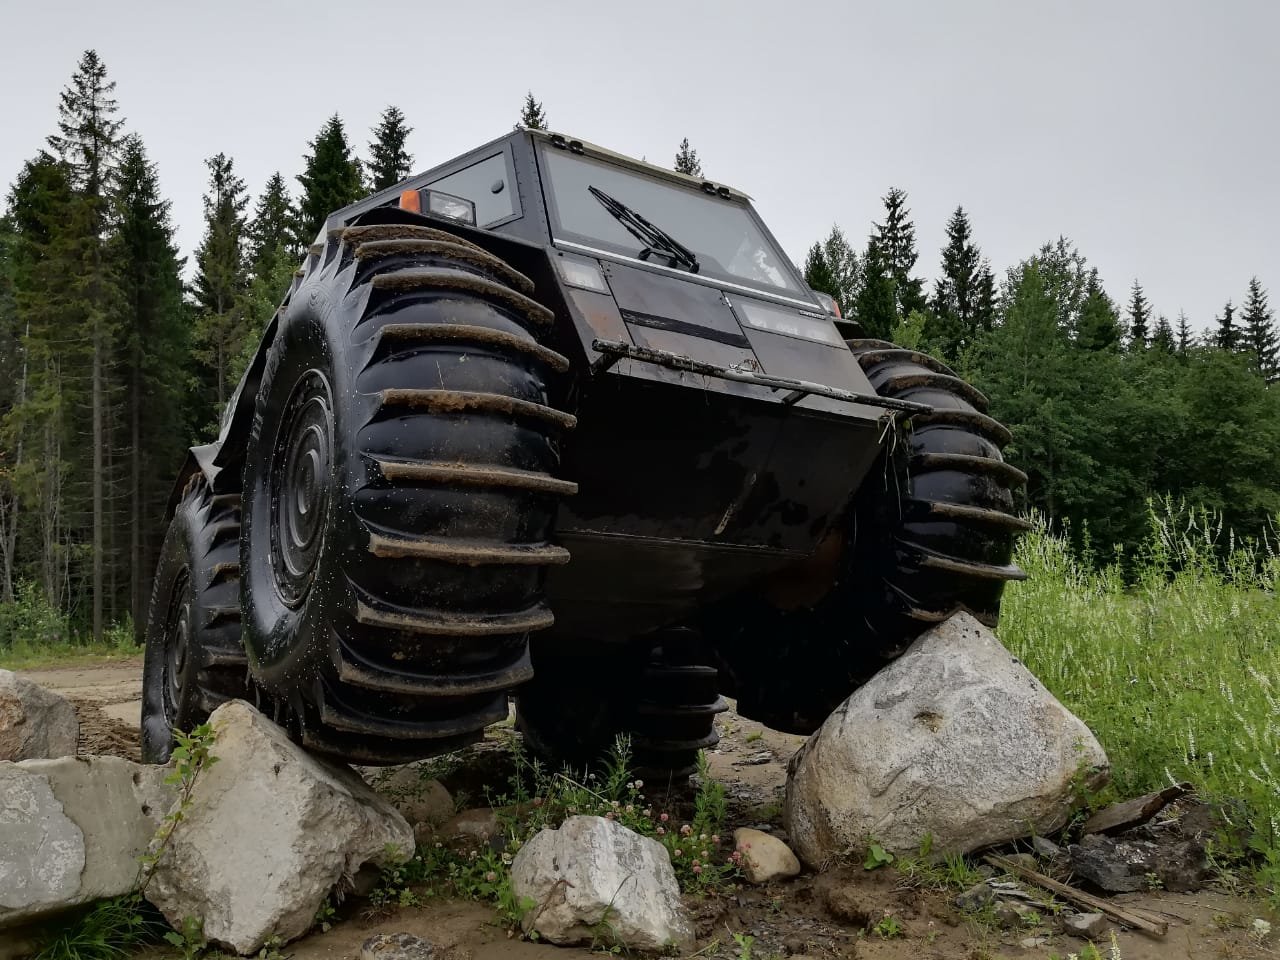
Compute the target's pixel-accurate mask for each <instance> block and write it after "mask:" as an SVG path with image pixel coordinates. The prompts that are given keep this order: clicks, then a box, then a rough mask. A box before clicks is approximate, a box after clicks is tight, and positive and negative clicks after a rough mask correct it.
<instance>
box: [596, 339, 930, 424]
mask: <svg viewBox="0 0 1280 960" xmlns="http://www.w3.org/2000/svg"><path fill="white" fill-rule="evenodd" d="M591 349H593V350H594V351H595V352H596V353H598V354H600V357H599V358H598V359H597V360H595V361H594V362H593V363H592V364H591V372H592V373H597V374H598V373H603V372H604V371H606V370H608V369H609V368H610V367H612V366H613V365H614V364H615V363H617V362H618V361H619V360H638V361H640V362H641V363H652V364H655V365H656V366H659V367H666V368H668V369H669V370H683V371H685V372H687V373H697V374H701V375H702V376H706V377H716V378H717V379H720V380H733V381H735V382H737V383H749V384H752V385H754V386H757V387H767V388H769V389H770V390H774V391H777V390H787V391H789V392H788V393H787V395H786V396H785V397H784V398H783V400H782V402H783V403H785V404H787V405H788V406H790V405H791V404H794V403H796V402H797V401H798V400H800V399H802V398H803V397H805V396H809V395H812V396H815V397H827V398H829V399H831V400H842V401H844V402H845V403H860V404H862V405H864V406H868V407H882V408H884V409H886V410H898V411H901V412H903V413H910V414H917V413H932V412H933V407H931V406H930V405H929V404H927V403H915V402H914V401H911V400H898V399H895V398H893V397H880V396H876V395H875V394H866V393H853V392H852V391H850V390H841V389H840V388H839V387H828V386H827V385H826V384H822V383H813V382H812V381H809V380H795V379H793V378H791V377H774V376H770V375H769V374H767V373H754V372H752V371H749V370H737V369H734V368H733V367H722V366H719V365H717V364H714V363H707V362H705V361H703V360H694V359H693V358H692V357H686V356H682V355H681V354H678V353H672V352H670V351H669V350H655V349H653V348H652V347H637V346H635V345H633V344H630V343H622V342H621V341H619V340H601V339H599V338H596V339H594V340H592V341H591Z"/></svg>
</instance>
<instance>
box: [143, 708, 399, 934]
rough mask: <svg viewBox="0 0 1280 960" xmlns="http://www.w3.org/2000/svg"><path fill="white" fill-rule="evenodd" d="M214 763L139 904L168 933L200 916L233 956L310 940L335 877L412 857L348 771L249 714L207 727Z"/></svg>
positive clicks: (390, 816) (217, 719)
mask: <svg viewBox="0 0 1280 960" xmlns="http://www.w3.org/2000/svg"><path fill="white" fill-rule="evenodd" d="M211 723H212V724H213V728H214V731H215V733H216V739H215V741H214V744H213V748H212V752H213V754H214V755H215V756H216V757H218V762H217V763H215V764H214V765H213V766H211V767H210V768H208V770H207V771H206V772H205V773H204V774H202V775H201V777H200V779H199V780H198V781H197V783H196V786H195V790H194V791H193V792H192V795H191V806H190V808H189V809H188V811H187V814H186V817H185V819H184V821H183V823H182V825H181V827H180V828H179V829H178V830H176V831H175V832H174V834H173V837H172V839H171V840H170V842H169V847H168V849H167V850H166V851H165V853H164V855H163V857H162V858H161V860H160V863H159V865H158V866H157V869H156V872H155V875H154V878H153V879H152V882H151V886H150V887H149V888H148V890H147V899H148V900H150V901H151V902H152V903H154V904H155V905H156V906H157V907H158V908H159V909H160V911H161V912H162V913H163V914H164V915H165V918H166V919H167V920H168V921H169V922H170V923H172V924H175V925H177V924H180V923H181V921H182V918H183V917H187V916H192V917H202V918H203V919H204V933H205V936H206V937H208V938H209V940H210V941H212V942H214V943H216V944H218V945H220V946H223V947H228V948H230V949H232V950H234V951H236V952H237V953H239V954H242V955H243V954H251V953H254V952H255V951H257V950H258V949H259V948H260V947H262V945H263V944H264V943H266V941H267V939H268V938H269V937H271V936H272V935H275V936H278V937H279V938H280V939H281V940H282V941H285V942H287V941H289V940H292V939H294V938H296V937H299V936H301V935H302V934H304V933H306V932H307V930H308V928H309V927H310V926H311V923H312V921H313V919H314V918H315V915H316V911H317V910H318V909H319V907H320V904H321V902H322V901H323V900H324V898H325V897H326V896H327V895H328V893H329V891H330V890H331V889H332V888H333V886H334V885H335V884H336V883H337V882H338V881H339V879H341V878H343V877H353V876H355V875H356V873H357V872H358V871H359V870H360V867H361V866H362V865H363V864H365V863H367V862H372V863H375V864H385V863H387V862H388V861H394V860H395V859H398V858H407V857H409V856H411V855H412V853H413V830H412V829H411V828H410V826H409V824H408V823H406V822H405V819H404V817H402V816H401V815H400V814H399V813H398V812H397V811H396V810H395V809H394V808H392V807H391V806H390V804H388V803H387V802H386V801H385V800H383V799H382V798H381V797H379V796H378V795H377V794H376V793H374V792H373V790H371V789H370V788H369V786H368V785H367V784H366V783H365V782H364V781H363V780H362V779H361V778H360V777H359V776H358V775H357V774H356V773H355V772H354V771H352V770H351V769H350V768H349V767H345V766H338V765H334V764H329V763H326V762H324V761H321V760H319V759H317V758H315V757H313V756H311V755H310V754H308V753H306V752H305V751H304V750H302V749H301V748H300V747H298V746H297V745H295V744H293V743H291V742H290V741H289V739H288V738H287V737H286V736H285V734H284V732H283V731H282V730H281V729H280V728H279V727H277V726H276V725H275V724H273V723H271V722H270V721H269V720H267V719H266V718H265V717H264V716H262V715H261V714H260V713H258V711H256V710H255V709H254V708H253V707H251V706H250V705H249V704H247V703H245V702H243V701H240V700H233V701H231V702H230V703H226V704H223V705H222V706H221V707H219V708H218V709H217V710H215V711H214V712H213V716H212V717H211Z"/></svg>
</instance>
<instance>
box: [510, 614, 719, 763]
mask: <svg viewBox="0 0 1280 960" xmlns="http://www.w3.org/2000/svg"><path fill="white" fill-rule="evenodd" d="M704 659H705V658H704V657H702V656H700V650H699V644H698V641H697V637H696V634H694V633H693V631H690V630H686V629H680V628H675V629H670V630H663V631H660V632H658V633H656V634H650V635H649V636H648V637H645V638H642V639H639V640H636V641H634V642H632V643H631V644H628V645H627V646H625V647H622V646H619V647H608V646H602V647H600V648H596V649H593V650H590V651H582V650H574V651H559V652H555V653H550V654H544V653H541V652H540V651H537V650H535V651H534V659H533V665H534V675H533V679H532V680H530V681H529V682H528V683H526V684H525V685H524V686H523V687H521V688H520V692H519V695H518V696H517V698H516V726H517V728H518V729H519V731H520V732H521V733H522V734H523V736H524V741H525V745H526V746H527V747H528V748H529V750H530V751H531V752H532V753H534V754H535V755H536V756H538V757H539V758H541V759H542V760H544V761H545V762H546V763H548V764H549V765H551V767H552V768H553V769H559V768H560V767H565V766H567V767H570V768H572V769H575V770H582V769H584V768H586V767H590V766H594V765H597V764H600V763H602V762H604V761H606V760H607V759H608V758H609V754H610V751H611V750H612V749H613V747H614V744H615V741H616V739H617V737H618V736H619V735H620V734H621V735H624V736H626V737H627V738H628V739H629V740H630V743H631V760H632V763H631V766H632V769H633V770H634V771H635V772H636V773H638V774H640V775H642V776H644V777H646V778H649V779H650V780H653V781H655V782H658V783H660V782H663V781H665V780H679V779H684V778H687V777H689V776H690V775H691V774H692V773H693V772H694V771H695V770H696V769H697V759H698V751H700V750H704V749H709V748H711V747H714V746H715V745H716V744H717V743H718V742H719V740H720V735H719V732H718V731H717V730H716V726H715V718H716V715H717V714H719V713H723V712H724V711H725V710H727V709H728V704H727V703H726V702H725V701H724V698H723V697H721V696H720V695H719V691H718V677H717V671H716V668H715V667H713V666H708V665H706V664H705V663H704V662H702V661H703V660H704Z"/></svg>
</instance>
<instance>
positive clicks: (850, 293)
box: [804, 226, 860, 312]
mask: <svg viewBox="0 0 1280 960" xmlns="http://www.w3.org/2000/svg"><path fill="white" fill-rule="evenodd" d="M859 270H860V267H859V264H858V254H857V251H855V250H854V249H853V247H851V246H850V245H849V241H848V240H846V239H845V235H844V231H843V230H841V229H840V228H839V227H838V226H832V228H831V233H829V234H828V235H827V238H826V239H825V240H823V241H821V242H820V243H815V244H814V245H813V246H812V247H810V248H809V253H808V255H807V256H806V257H805V261H804V276H805V282H806V283H808V284H809V287H810V288H811V289H813V290H819V291H821V292H822V293H825V294H827V295H828V296H830V297H831V298H832V299H834V300H835V302H836V303H837V304H839V306H840V310H841V311H842V312H846V311H851V310H853V303H854V300H855V299H856V297H857V295H858V274H859Z"/></svg>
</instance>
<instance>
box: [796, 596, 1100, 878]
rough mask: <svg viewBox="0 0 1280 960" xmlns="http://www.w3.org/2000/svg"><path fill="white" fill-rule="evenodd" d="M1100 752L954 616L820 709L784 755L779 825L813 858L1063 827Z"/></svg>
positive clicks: (988, 641)
mask: <svg viewBox="0 0 1280 960" xmlns="http://www.w3.org/2000/svg"><path fill="white" fill-rule="evenodd" d="M1108 769H1109V768H1108V765H1107V758H1106V754H1105V753H1103V750H1102V747H1101V746H1100V745H1099V744H1098V741H1097V740H1096V739H1095V738H1094V736H1093V734H1092V733H1090V732H1089V728H1088V727H1086V726H1085V725H1084V724H1083V723H1082V722H1081V721H1080V720H1079V719H1077V718H1076V717H1075V716H1073V715H1072V714H1071V713H1070V711H1068V710H1067V709H1066V708H1065V707H1064V706H1062V704H1061V703H1059V702H1058V701H1057V700H1056V699H1055V698H1054V697H1053V695H1052V694H1050V693H1049V691H1048V690H1046V689H1045V688H1044V686H1043V685H1042V684H1041V683H1040V682H1039V681H1038V680H1036V678H1035V677H1034V676H1032V675H1031V673H1030V672H1029V671H1028V670H1027V669H1026V667H1024V666H1023V665H1022V664H1021V663H1020V662H1019V661H1018V660H1017V659H1016V658H1015V657H1013V656H1012V655H1011V654H1010V653H1009V652H1008V651H1007V650H1005V648H1004V647H1003V646H1001V645H1000V641H999V640H997V639H996V638H995V636H994V635H993V634H992V633H991V632H990V631H989V630H987V629H986V628H985V627H984V626H982V624H980V623H979V622H978V621H977V620H975V619H974V618H973V617H971V616H969V615H968V614H965V613H961V614H957V615H956V616H954V617H952V618H951V619H949V620H947V621H946V622H944V623H941V624H939V625H938V626H936V627H934V628H932V629H931V630H929V631H927V632H926V633H924V634H923V635H921V637H920V638H919V639H918V640H916V642H915V643H913V644H912V645H911V647H910V648H909V649H908V650H907V651H906V653H904V654H903V655H902V656H901V657H900V658H898V659H897V660H896V661H894V662H893V663H891V664H889V665H888V666H887V667H885V668H884V669H883V670H881V671H880V672H879V673H877V674H876V675H875V676H874V677H872V678H871V680H870V681H868V682H867V683H866V684H865V685H864V686H863V687H861V688H860V689H859V690H857V691H856V692H855V693H854V694H853V695H852V696H851V697H850V698H849V699H848V700H846V701H845V702H844V703H843V704H842V705H841V706H840V707H839V708H837V709H836V711H835V712H834V713H833V714H832V715H831V716H830V717H828V718H827V721H826V723H824V724H823V725H822V727H821V729H819V730H818V732H817V733H815V734H814V735H813V736H812V737H810V738H809V740H808V741H807V742H806V743H805V745H804V746H803V747H802V748H801V749H800V750H799V751H798V752H797V753H796V754H795V756H793V757H792V759H791V762H790V763H789V764H788V778H787V795H786V827H787V833H788V835H789V837H790V838H791V842H792V848H793V849H794V850H795V852H796V853H797V854H798V855H799V857H800V859H801V861H803V862H804V863H806V864H808V865H809V866H810V867H815V868H816V867H818V866H819V865H821V864H822V863H824V862H826V861H828V860H831V859H834V858H838V857H842V856H847V855H850V854H852V855H854V856H859V857H860V856H862V855H863V854H865V852H866V850H865V847H866V844H867V841H868V839H874V840H875V841H876V842H878V843H879V844H881V845H882V846H883V847H884V848H885V849H887V850H890V851H892V852H894V853H899V854H910V853H914V852H916V851H917V850H918V849H919V846H920V841H921V839H922V838H923V837H925V836H931V837H932V840H933V846H932V849H933V855H934V856H935V857H942V856H943V855H945V854H948V853H966V852H969V851H971V850H976V849H978V848H980V847H985V846H991V845H993V844H997V843H1003V842H1006V841H1009V840H1013V839H1016V838H1018V837H1024V836H1027V835H1028V834H1041V835H1043V834H1046V833H1052V832H1054V831H1056V830H1057V829H1058V828H1060V827H1062V826H1063V825H1064V824H1065V823H1066V822H1067V819H1068V817H1069V816H1070V813H1071V801H1072V798H1073V797H1074V796H1075V795H1076V793H1077V792H1078V789H1079V787H1080V782H1079V780H1080V772H1081V771H1082V770H1083V771H1084V772H1085V774H1086V776H1085V782H1086V783H1087V784H1088V785H1089V786H1091V787H1095V788H1096V787H1098V786H1101V785H1102V784H1103V783H1105V782H1106V779H1107V774H1108Z"/></svg>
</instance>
